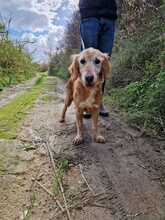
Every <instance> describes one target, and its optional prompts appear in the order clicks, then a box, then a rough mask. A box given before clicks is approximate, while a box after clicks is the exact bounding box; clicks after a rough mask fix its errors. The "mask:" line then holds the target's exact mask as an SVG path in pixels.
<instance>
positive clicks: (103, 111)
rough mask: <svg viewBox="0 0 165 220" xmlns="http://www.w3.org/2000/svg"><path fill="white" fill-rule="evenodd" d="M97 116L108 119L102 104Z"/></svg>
mask: <svg viewBox="0 0 165 220" xmlns="http://www.w3.org/2000/svg"><path fill="white" fill-rule="evenodd" d="M99 114H100V116H102V117H109V112H108V110H107V109H106V107H105V106H104V105H103V104H102V105H101V106H100V112H99Z"/></svg>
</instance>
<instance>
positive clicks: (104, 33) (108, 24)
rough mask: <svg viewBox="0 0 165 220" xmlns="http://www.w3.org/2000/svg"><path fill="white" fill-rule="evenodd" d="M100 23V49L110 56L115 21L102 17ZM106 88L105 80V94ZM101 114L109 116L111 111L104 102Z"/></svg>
mask: <svg viewBox="0 0 165 220" xmlns="http://www.w3.org/2000/svg"><path fill="white" fill-rule="evenodd" d="M100 24H101V31H100V36H99V41H98V49H99V50H100V51H101V52H103V53H107V54H108V55H109V56H111V53H112V48H113V42H114V35H115V21H113V20H108V19H104V18H102V19H101V21H100ZM104 88H105V81H104V82H103V86H102V90H103V94H104ZM100 115H101V116H103V117H108V116H109V112H108V110H107V109H106V108H105V106H104V105H103V103H102V105H101V106H100Z"/></svg>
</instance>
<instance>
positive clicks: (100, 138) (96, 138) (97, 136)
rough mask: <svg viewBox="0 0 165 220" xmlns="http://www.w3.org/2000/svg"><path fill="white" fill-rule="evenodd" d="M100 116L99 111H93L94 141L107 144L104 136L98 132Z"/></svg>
mask: <svg viewBox="0 0 165 220" xmlns="http://www.w3.org/2000/svg"><path fill="white" fill-rule="evenodd" d="M98 115H99V112H98V110H97V109H96V110H95V111H93V113H92V130H93V139H94V141H95V142H97V143H105V138H104V137H103V136H102V135H100V133H99V132H98V126H97V123H98Z"/></svg>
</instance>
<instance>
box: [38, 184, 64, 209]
mask: <svg viewBox="0 0 165 220" xmlns="http://www.w3.org/2000/svg"><path fill="white" fill-rule="evenodd" d="M36 183H37V184H38V185H39V186H40V187H41V188H42V189H43V190H44V191H45V192H47V193H48V194H49V195H50V196H51V197H53V198H54V199H55V197H54V195H53V193H52V192H50V191H49V190H48V189H47V188H46V187H45V186H43V185H42V184H41V183H40V182H38V181H36ZM55 201H56V203H57V205H58V206H59V208H60V209H61V211H62V212H64V211H65V210H64V209H63V207H62V205H61V203H60V201H59V200H58V199H55Z"/></svg>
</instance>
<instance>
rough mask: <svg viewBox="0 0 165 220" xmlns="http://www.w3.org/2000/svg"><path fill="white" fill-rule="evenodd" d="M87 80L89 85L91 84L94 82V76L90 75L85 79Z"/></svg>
mask: <svg viewBox="0 0 165 220" xmlns="http://www.w3.org/2000/svg"><path fill="white" fill-rule="evenodd" d="M85 80H86V82H87V83H89V84H90V83H92V82H93V80H94V76H93V75H88V76H86V77H85Z"/></svg>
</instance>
